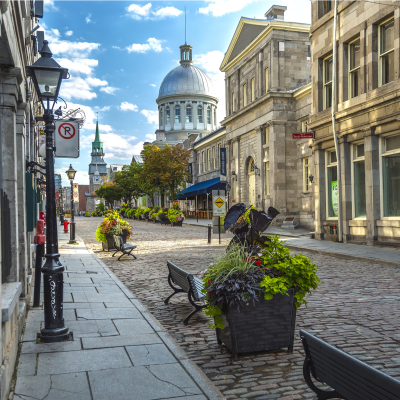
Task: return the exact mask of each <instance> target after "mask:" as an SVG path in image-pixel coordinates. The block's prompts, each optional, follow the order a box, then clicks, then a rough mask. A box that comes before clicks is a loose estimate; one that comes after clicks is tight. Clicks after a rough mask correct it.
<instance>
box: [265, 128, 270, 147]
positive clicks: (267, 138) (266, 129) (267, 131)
mask: <svg viewBox="0 0 400 400" xmlns="http://www.w3.org/2000/svg"><path fill="white" fill-rule="evenodd" d="M268 143H269V126H267V127H266V128H265V144H268Z"/></svg>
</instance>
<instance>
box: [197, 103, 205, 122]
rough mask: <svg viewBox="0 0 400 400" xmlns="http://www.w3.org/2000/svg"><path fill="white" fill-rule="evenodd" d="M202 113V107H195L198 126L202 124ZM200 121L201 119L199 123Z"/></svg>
mask: <svg viewBox="0 0 400 400" xmlns="http://www.w3.org/2000/svg"><path fill="white" fill-rule="evenodd" d="M199 111H201V112H200V113H199ZM203 111H204V108H203V107H202V106H198V107H197V123H198V124H202V123H204V112H203ZM200 119H201V121H200Z"/></svg>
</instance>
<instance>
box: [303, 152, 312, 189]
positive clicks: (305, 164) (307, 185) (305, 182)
mask: <svg viewBox="0 0 400 400" xmlns="http://www.w3.org/2000/svg"><path fill="white" fill-rule="evenodd" d="M306 168H307V172H306ZM309 175H310V157H304V158H303V193H310V183H309V181H308V176H309Z"/></svg>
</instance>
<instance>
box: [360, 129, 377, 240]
mask: <svg viewBox="0 0 400 400" xmlns="http://www.w3.org/2000/svg"><path fill="white" fill-rule="evenodd" d="M364 154H365V197H366V204H367V237H366V239H367V245H368V246H374V244H375V241H376V240H377V238H378V228H377V226H376V221H377V220H379V219H380V217H381V215H380V209H381V204H380V193H379V190H380V185H379V138H378V137H377V136H375V129H374V128H370V129H368V130H367V131H366V132H365V139H364Z"/></svg>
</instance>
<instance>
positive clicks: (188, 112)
mask: <svg viewBox="0 0 400 400" xmlns="http://www.w3.org/2000/svg"><path fill="white" fill-rule="evenodd" d="M186 122H189V123H190V122H193V119H192V106H191V105H189V104H188V105H187V106H186Z"/></svg>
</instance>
